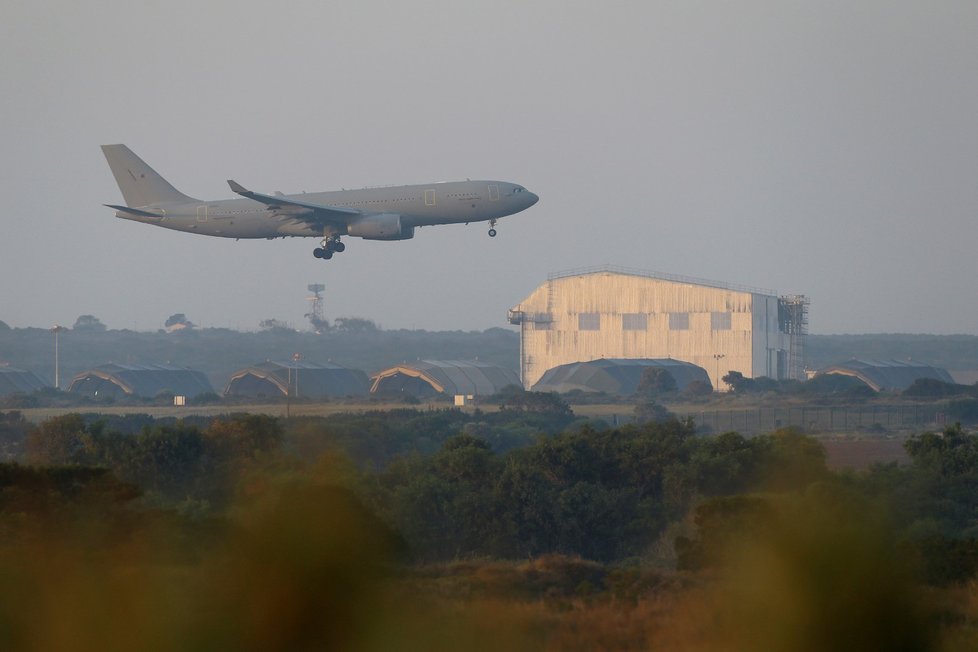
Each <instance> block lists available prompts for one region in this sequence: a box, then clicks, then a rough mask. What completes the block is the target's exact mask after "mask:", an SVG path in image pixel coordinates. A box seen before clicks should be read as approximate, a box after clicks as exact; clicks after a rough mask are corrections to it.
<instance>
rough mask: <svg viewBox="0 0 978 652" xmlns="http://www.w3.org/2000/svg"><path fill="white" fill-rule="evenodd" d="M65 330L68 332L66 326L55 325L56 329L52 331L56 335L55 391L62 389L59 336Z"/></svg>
mask: <svg viewBox="0 0 978 652" xmlns="http://www.w3.org/2000/svg"><path fill="white" fill-rule="evenodd" d="M63 330H67V329H66V328H65V327H64V326H57V325H55V327H54V328H52V329H51V332H52V333H54V388H55V389H61V355H60V351H59V346H58V335H59V334H60V333H61V331H63Z"/></svg>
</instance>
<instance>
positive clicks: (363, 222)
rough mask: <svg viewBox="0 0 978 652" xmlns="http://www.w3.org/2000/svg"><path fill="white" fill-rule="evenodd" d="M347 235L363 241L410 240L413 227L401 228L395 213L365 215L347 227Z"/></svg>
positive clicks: (412, 235) (398, 216)
mask: <svg viewBox="0 0 978 652" xmlns="http://www.w3.org/2000/svg"><path fill="white" fill-rule="evenodd" d="M346 232H347V234H349V235H352V236H355V237H358V238H363V239H364V240H410V239H411V238H413V237H414V227H413V226H409V227H402V226H401V216H400V215H397V214H395V213H381V214H380V215H366V216H364V217H361V218H359V219H357V220H355V221H353V222H350V223H349V225H347V229H346Z"/></svg>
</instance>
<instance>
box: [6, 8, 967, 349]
mask: <svg viewBox="0 0 978 652" xmlns="http://www.w3.org/2000/svg"><path fill="white" fill-rule="evenodd" d="M0 117H2V120H0V143H2V148H0V196H2V202H3V212H2V217H0V220H2V229H0V278H2V281H0V320H3V321H6V322H7V323H8V324H10V325H11V326H27V325H38V326H50V325H53V324H55V323H62V324H67V325H71V324H72V323H73V322H74V320H75V318H76V317H77V316H78V315H80V314H85V313H89V314H94V315H96V316H98V317H99V318H101V319H102V321H104V322H105V323H106V324H107V325H108V326H109V327H112V328H134V327H135V328H138V329H140V330H147V329H156V328H160V327H161V326H162V324H163V322H164V320H165V319H166V318H167V317H168V316H169V315H171V314H173V313H176V312H183V313H186V314H187V316H188V317H189V318H190V319H191V320H193V321H194V322H196V323H199V324H202V325H205V326H231V327H234V328H241V329H255V328H257V326H258V322H259V321H260V320H262V319H266V318H276V319H281V320H286V321H290V322H292V323H293V324H295V325H296V326H297V327H303V328H304V327H305V322H304V320H303V318H302V315H303V313H304V312H306V310H307V302H306V300H305V297H306V296H307V294H308V293H307V292H306V285H308V284H309V283H325V285H326V288H327V289H326V316H327V318H330V319H331V318H334V317H337V316H351V315H355V316H361V317H366V318H369V319H373V320H375V321H377V322H378V323H380V324H381V325H383V326H384V327H387V328H396V327H407V328H410V327H416V328H427V329H431V330H440V329H483V328H488V327H492V326H505V325H506V321H505V318H506V310H507V308H509V307H511V306H513V305H515V304H516V303H518V302H519V301H520V300H521V299H522V298H524V297H525V296H526V295H528V294H529V293H530V292H531V291H532V290H533V289H534V288H535V287H536V286H537V285H538V284H539V283H540V282H542V281H543V280H545V279H546V276H547V274H548V273H550V272H553V271H562V270H567V269H572V268H577V267H582V266H592V265H600V264H605V263H609V264H616V265H622V266H628V267H635V268H641V269H648V270H655V271H660V272H666V273H672V274H683V275H689V276H695V277H700V278H707V279H715V280H720V281H727V282H730V283H737V284H745V285H751V286H758V287H762V288H771V289H774V290H776V291H777V292H779V293H802V294H807V295H809V296H810V297H811V301H812V307H811V330H812V332H815V333H862V332H933V333H978V283H976V280H978V251H976V249H978V128H976V121H978V3H976V2H975V1H974V0H966V1H962V2H940V1H937V2H931V1H929V2H923V1H921V0H914V1H912V2H906V1H903V2H897V1H893V0H886V1H867V0H860V1H858V2H852V1H851V0H846V1H819V2H790V1H785V0H777V1H775V0H771V1H769V2H749V1H738V2H697V1H692V0H675V1H672V2H657V1H654V0H652V1H642V2H639V1H638V0H635V1H632V2H601V3H597V2H568V1H567V0H562V1H560V2H556V1H555V2H533V1H528V0H520V1H513V0H493V1H492V2H474V1H471V0H466V1H465V2H459V1H458V0H452V1H447V0H446V1H444V2H441V1H432V0H425V1H421V2H376V1H372V0H358V1H357V2H342V3H339V2H322V1H319V0H317V1H315V2H278V3H261V2H253V1H249V0H236V1H234V2H224V1H220V0H211V1H209V2H197V1H194V2H186V1H183V0H166V1H153V0H149V1H147V2H139V3H134V2H129V1H121V0H120V1H117V2H113V1H107V0H92V1H89V2H84V3H78V2H68V1H66V0H50V1H47V2H45V1H43V0H41V1H38V0H5V2H4V8H3V17H2V20H0ZM117 142H121V143H125V144H127V145H129V146H130V147H131V148H132V149H133V150H134V151H135V152H136V153H137V154H139V155H140V156H141V157H142V158H144V159H145V160H146V161H147V163H149V164H150V165H151V166H153V167H154V168H155V169H156V170H157V171H159V172H160V173H161V174H162V175H163V176H165V177H166V178H167V179H168V180H169V181H170V182H171V183H173V184H174V185H175V186H176V187H177V188H178V189H180V190H181V191H183V192H185V193H186V194H189V195H191V196H194V197H200V198H205V199H224V198H231V197H232V196H233V195H232V194H231V192H230V190H229V189H228V187H227V185H226V183H225V180H226V179H230V178H233V179H236V180H237V181H239V182H241V183H242V184H244V185H245V186H247V187H249V188H253V189H255V190H258V191H264V192H271V191H275V190H281V191H283V192H286V193H289V192H301V191H303V190H306V191H317V190H331V189H337V188H340V187H346V188H351V187H361V186H365V185H380V184H402V183H424V182H430V181H435V180H455V179H464V178H466V177H470V178H493V179H501V180H508V181H513V182H517V183H520V184H523V185H525V186H526V187H527V188H529V189H530V190H532V191H534V192H536V193H537V194H538V195H540V203H539V204H537V205H536V206H534V207H533V208H531V209H530V210H528V211H526V212H524V213H520V214H518V215H516V216H512V217H509V218H506V219H503V220H502V221H500V223H499V225H498V227H497V228H498V230H499V236H498V237H496V238H495V239H492V240H490V239H489V237H488V236H487V235H486V230H487V228H486V225H485V224H473V225H469V226H445V227H433V228H424V229H421V230H420V231H418V233H417V236H416V238H415V239H414V240H409V241H404V242H368V241H363V240H359V239H356V238H351V239H348V240H347V250H346V252H345V253H343V254H341V255H337V256H336V257H334V258H333V260H331V261H329V262H323V261H320V260H317V259H315V258H313V256H312V254H311V252H312V249H313V248H314V247H315V246H316V240H314V239H299V238H295V239H287V240H275V241H264V240H259V241H240V242H235V241H234V240H226V239H222V238H208V237H202V236H195V235H190V234H186V233H179V232H174V231H168V230H165V229H159V228H155V227H151V226H147V225H143V224H138V223H135V222H128V221H124V220H119V219H116V218H115V217H114V216H113V211H111V210H110V209H107V208H104V207H102V206H101V204H103V203H121V201H122V197H121V194H120V192H119V190H118V188H117V187H116V184H115V181H114V180H113V178H112V175H111V173H110V172H109V169H108V167H107V165H106V164H105V160H104V158H103V156H102V153H101V151H100V149H99V145H101V144H105V143H117Z"/></svg>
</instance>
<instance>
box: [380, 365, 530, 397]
mask: <svg viewBox="0 0 978 652" xmlns="http://www.w3.org/2000/svg"><path fill="white" fill-rule="evenodd" d="M373 381H374V382H373V386H372V387H371V388H370V392H371V393H372V394H382V395H394V394H412V395H414V396H418V397H425V396H434V395H436V394H446V395H448V396H459V395H464V396H477V395H478V396H489V395H491V394H495V393H496V392H498V391H499V390H500V389H502V388H503V387H506V386H507V385H516V386H517V387H519V386H520V379H519V377H518V376H517V375H516V373H515V372H514V371H513V370H511V369H504V368H503V367H498V366H496V365H492V364H488V363H485V362H479V361H478V360H418V361H417V362H412V363H406V362H405V363H403V364H400V365H398V366H396V367H391V368H389V369H385V370H383V371H381V372H379V373H377V374H376V375H374V376H373Z"/></svg>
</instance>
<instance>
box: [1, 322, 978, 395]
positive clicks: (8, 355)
mask: <svg viewBox="0 0 978 652" xmlns="http://www.w3.org/2000/svg"><path fill="white" fill-rule="evenodd" d="M347 321H349V322H350V324H352V325H354V326H355V325H356V324H357V323H359V322H360V321H363V320H356V319H352V318H351V319H350V320H347ZM337 322H338V323H339V324H340V325H341V326H345V322H344V321H342V320H337ZM60 340H61V342H60V343H61V347H60V355H61V368H62V378H70V377H71V376H72V375H74V374H75V373H78V372H80V371H83V370H85V369H90V368H92V367H95V366H97V365H100V364H105V363H107V362H117V363H143V364H149V363H161V362H170V363H172V364H176V365H183V366H188V367H191V368H194V369H197V370H199V371H202V372H204V373H205V374H206V375H207V376H208V377H209V378H210V379H211V382H212V383H213V384H214V386H215V388H216V389H218V390H220V389H221V387H222V386H223V383H224V382H226V380H227V378H228V376H229V375H230V374H231V373H232V372H234V371H236V370H238V369H241V368H243V367H247V366H250V365H252V364H255V363H256V362H260V361H262V360H268V359H271V360H289V359H291V358H292V355H293V354H295V353H301V354H302V355H303V357H304V359H305V360H308V361H312V362H327V361H332V362H335V363H336V364H340V365H344V366H348V367H351V368H354V369H363V370H364V371H367V372H372V371H377V370H379V369H383V368H385V367H388V366H390V365H393V364H396V363H398V362H402V361H405V360H417V359H425V358H432V359H448V360H471V359H476V358H477V359H479V360H483V361H485V362H490V363H493V364H497V365H500V366H503V367H509V368H515V367H516V366H517V365H518V361H519V334H518V333H516V332H515V331H512V330H508V329H505V328H489V329H486V330H484V331H470V332H463V331H419V330H406V329H398V330H383V329H380V328H354V327H353V326H351V327H349V328H345V327H344V328H333V329H331V330H328V331H324V332H323V333H322V334H321V335H317V334H315V333H313V332H296V331H294V330H290V329H288V328H282V327H275V328H270V329H267V330H264V331H260V332H241V331H235V330H231V329H226V328H190V329H185V330H181V331H178V332H174V333H165V332H137V331H131V330H100V329H91V328H89V329H69V330H66V331H64V332H62V333H61V334H60ZM806 355H807V356H808V360H807V364H808V365H809V366H811V367H812V368H814V369H819V368H822V367H825V366H828V365H830V364H835V363H839V362H844V361H845V360H848V359H851V358H863V359H876V360H887V359H896V360H906V359H908V358H910V359H913V360H918V361H921V362H925V363H927V364H931V365H935V366H939V367H943V368H946V369H952V370H955V369H978V337H976V336H973V335H946V336H945V335H888V334H873V335H810V336H809V337H808V339H807V340H806ZM0 362H2V363H8V364H10V365H13V366H15V367H21V368H24V369H28V370H30V371H34V372H36V373H39V374H41V376H42V377H44V378H47V379H48V380H49V381H50V380H53V378H54V336H53V334H52V333H51V331H50V330H48V329H43V328H6V329H5V328H0Z"/></svg>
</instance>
